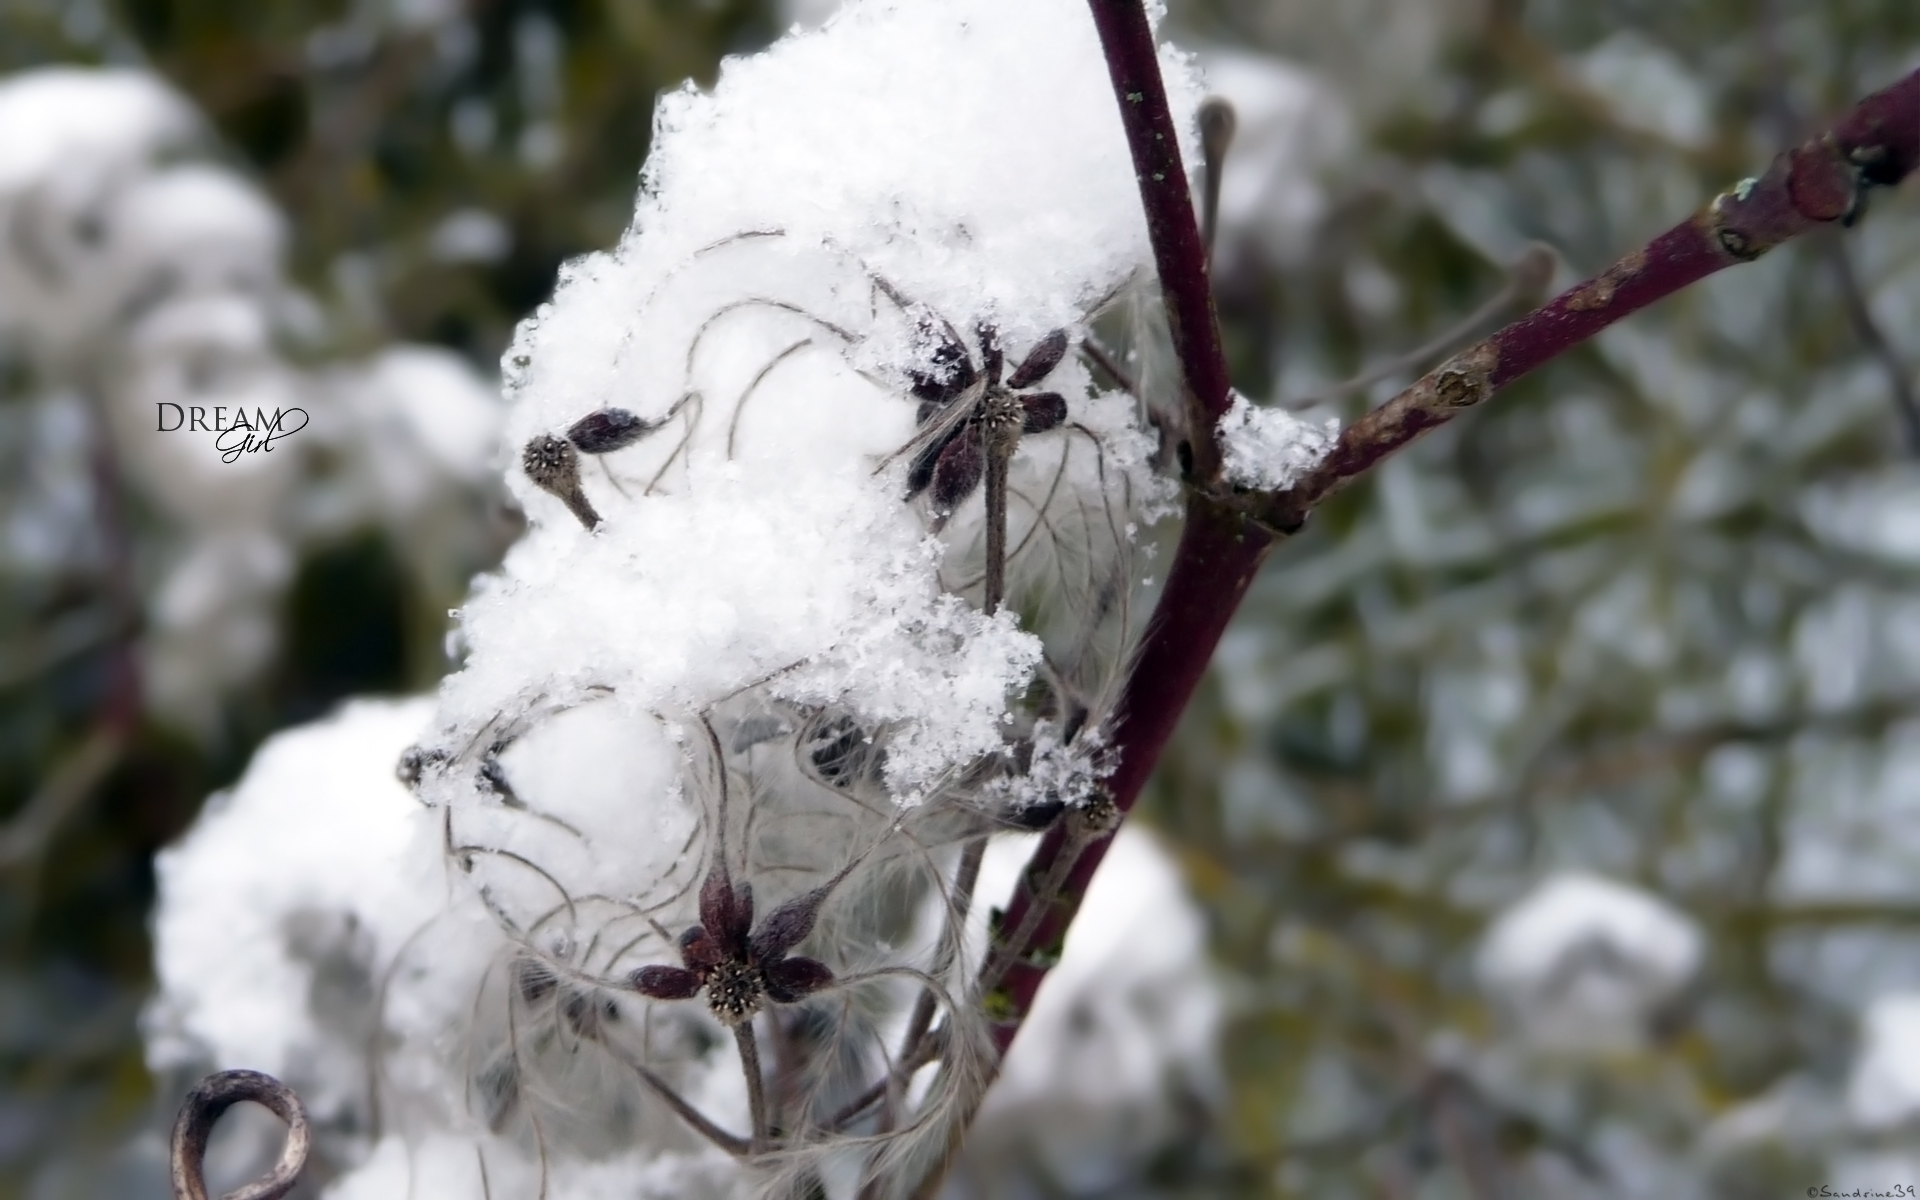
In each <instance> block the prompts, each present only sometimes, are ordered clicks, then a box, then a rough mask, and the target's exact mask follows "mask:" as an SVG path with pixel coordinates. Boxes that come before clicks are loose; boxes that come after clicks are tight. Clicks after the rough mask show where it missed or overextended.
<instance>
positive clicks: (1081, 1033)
mask: <svg viewBox="0 0 1920 1200" xmlns="http://www.w3.org/2000/svg"><path fill="white" fill-rule="evenodd" d="M1029 848H1030V847H1029V845H1028V843H1027V840H1026V839H1018V840H1014V841H1008V842H1003V843H1000V844H998V845H997V846H996V852H995V853H992V854H990V855H989V858H988V863H987V867H986V869H985V870H984V871H983V873H982V877H981V894H982V895H983V896H988V897H998V896H1005V895H1006V894H1008V893H1010V892H1011V890H1012V886H1013V880H1014V877H1015V875H1016V873H1017V871H1018V869H1019V867H1020V865H1021V864H1022V862H1023V861H1024V860H1025V857H1026V855H1025V852H1026V851H1027V850H1028V849H1029ZM1206 945H1207V929H1206V923H1205V918H1204V917H1203V916H1202V915H1201V913H1200V910H1199V906H1198V905H1196V904H1195V903H1194V900H1193V898H1192V897H1191V896H1190V895H1189V894H1188V892H1187V888H1186V883H1185V881H1184V880H1183V879H1182V878H1181V876H1180V869H1179V864H1178V863H1177V862H1176V861H1175V860H1174V858H1173V856H1172V855H1171V854H1169V853H1168V851H1167V850H1166V848H1165V847H1163V846H1162V845H1161V844H1160V842H1159V840H1158V839H1157V838H1156V837H1155V836H1154V835H1153V834H1152V833H1150V832H1148V831H1146V830H1144V829H1141V828H1140V827H1138V826H1137V825H1132V824H1129V825H1125V826H1122V827H1121V829H1120V832H1119V833H1118V834H1117V835H1115V837H1114V840H1113V845H1112V846H1111V847H1110V848H1109V849H1108V851H1107V856H1106V858H1105V859H1104V860H1103V861H1102V862H1101V864H1100V869H1099V870H1098V871H1097V872H1095V873H1094V877H1093V882H1092V884H1090V885H1089V886H1088V888H1087V895H1086V900H1085V903H1084V905H1083V906H1082V908H1081V911H1080V915H1079V917H1077V918H1076V919H1075V921H1074V923H1073V927H1072V929H1071V930H1069V932H1068V934H1067V941H1066V945H1065V946H1064V947H1063V949H1062V952H1061V958H1060V963H1059V965H1058V966H1056V967H1055V968H1054V970H1053V973H1052V974H1051V975H1050V976H1049V977H1048V979H1047V983H1046V986H1045V987H1043V988H1042V989H1041V990H1040V994H1039V996H1038V998H1037V999H1036V1001H1035V1003H1034V1007H1033V1011H1032V1013H1030V1014H1029V1015H1028V1017H1027V1020H1026V1023H1025V1025H1024V1026H1023V1027H1022V1028H1021V1031H1020V1036H1019V1037H1018V1038H1017V1039H1016V1040H1015V1041H1014V1044H1013V1048H1012V1050H1011V1051H1010V1052H1009V1053H1008V1055H1007V1060H1006V1062H1005V1064H1004V1065H1003V1067H1002V1069H1001V1074H1000V1079H999V1081H998V1082H997V1083H996V1084H995V1085H994V1088H993V1090H992V1091H991V1092H989V1093H988V1096H987V1102H986V1104H985V1106H984V1107H983V1108H982V1110H981V1113H980V1117H979V1119H978V1121H977V1122H976V1123H975V1125H974V1127H973V1130H972V1132H971V1134H970V1136H969V1139H968V1146H967V1150H966V1153H965V1154H964V1156H963V1157H962V1160H961V1164H960V1167H959V1169H958V1183H957V1186H956V1187H955V1188H953V1189H950V1191H957V1192H960V1193H961V1194H965V1195H1002V1194H1006V1189H1007V1187H1008V1186H1009V1183H1008V1181H1007V1180H1006V1179H1005V1178H1003V1174H1004V1173H1007V1172H1016V1173H1017V1172H1024V1171H1026V1170H1030V1169H1031V1168H1032V1167H1033V1166H1035V1165H1039V1166H1040V1167H1041V1168H1042V1170H1043V1172H1044V1177H1045V1178H1046V1179H1048V1180H1050V1181H1053V1182H1054V1183H1055V1184H1056V1185H1058V1186H1062V1187H1065V1188H1067V1189H1068V1190H1071V1191H1072V1192H1074V1193H1075V1194H1087V1193H1092V1192H1097V1191H1100V1190H1102V1189H1103V1188H1110V1187H1113V1186H1115V1185H1117V1184H1120V1183H1122V1182H1123V1181H1124V1180H1126V1179H1128V1178H1131V1177H1132V1172H1133V1171H1134V1170H1136V1169H1137V1168H1138V1166H1139V1164H1140V1163H1141V1162H1143V1161H1144V1160H1145V1159H1147V1158H1149V1157H1150V1156H1152V1155H1153V1154H1154V1153H1155V1152H1156V1151H1158V1150H1161V1149H1163V1148H1165V1147H1166V1146H1167V1144H1168V1143H1169V1142H1170V1141H1171V1140H1172V1139H1173V1138H1175V1137H1177V1136H1178V1134H1179V1131H1180V1117H1181V1114H1182V1111H1183V1109H1190V1100H1189V1099H1188V1098H1191V1097H1198V1098H1201V1099H1205V1098H1207V1097H1208V1096H1210V1095H1211V1094H1212V1093H1213V1092H1214V1091H1215V1090H1217V1085H1218V1078H1217V1077H1218V1072H1219V1067H1218V1064H1217V1062H1216V1042H1217V1038H1218V1036H1219V1032H1220V1026H1221V1022H1222V1020H1223V1018H1224V1015H1225V1008H1224V1003H1223V998H1222V996H1221V992H1220V988H1219V985H1218V983H1217V982H1215V980H1214V978H1213V976H1212V975H1211V973H1210V967H1209V964H1208V961H1207V953H1206ZM1183 1101H1187V1103H1186V1104H1183Z"/></svg>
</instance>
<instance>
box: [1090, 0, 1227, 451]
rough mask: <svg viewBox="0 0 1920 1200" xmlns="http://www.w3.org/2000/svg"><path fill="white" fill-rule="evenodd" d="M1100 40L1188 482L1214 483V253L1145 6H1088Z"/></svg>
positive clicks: (1115, 1)
mask: <svg viewBox="0 0 1920 1200" xmlns="http://www.w3.org/2000/svg"><path fill="white" fill-rule="evenodd" d="M1088 5H1089V7H1090V8H1091V9H1092V10H1093V23H1094V25H1095V26H1096V27H1097V28H1098V29H1099V31H1100V47H1101V49H1102V50H1103V51H1104V52H1105V53H1106V57H1107V70H1108V72H1109V74H1111V75H1112V77H1113V94H1114V96H1115V98H1116V99H1117V100H1118V101H1119V102H1120V120H1121V123H1122V124H1123V125H1124V126H1125V127H1126V131H1127V148H1128V149H1129V150H1130V151H1131V152H1132V154H1133V174H1134V180H1135V182H1137V183H1138V184H1139V186H1140V203H1141V207H1142V208H1143V209H1145V211H1146V217H1147V236H1148V238H1149V239H1151V241H1152V243H1153V264H1154V267H1155V269H1156V270H1158V271H1159V273H1160V294H1161V297H1162V299H1163V300H1164V301H1165V303H1166V306H1167V328H1168V329H1169V330H1170V331H1171V333H1172V334H1173V350H1174V353H1175V354H1176V355H1177V356H1178V357H1179V359H1180V368H1181V371H1182V372H1183V374H1184V375H1185V377H1186V389H1185V394H1184V396H1183V399H1182V405H1183V409H1184V412H1185V415H1186V424H1187V428H1186V429H1185V430H1183V431H1182V435H1181V436H1182V437H1183V438H1184V439H1185V440H1186V444H1187V446H1188V454H1189V455H1190V457H1189V458H1188V460H1187V461H1188V463H1189V464H1190V465H1189V467H1188V475H1189V477H1190V478H1192V479H1194V480H1197V481H1200V482H1209V481H1211V480H1212V479H1213V478H1214V477H1215V476H1216V475H1218V474H1219V471H1220V450H1219V446H1218V444H1217V439H1216V437H1215V435H1214V426H1215V425H1216V424H1218V423H1219V420H1220V418H1221V417H1222V416H1224V415H1225V414H1226V411H1227V405H1228V401H1227V392H1228V389H1229V384H1228V380H1227V357H1226V354H1225V353H1224V352H1223V351H1222V350H1221V348H1220V328H1219V324H1218V322H1217V321H1216V320H1215V318H1214V312H1213V287H1212V285H1211V284H1210V283H1209V282H1208V279H1207V246H1206V239H1205V238H1204V237H1202V236H1201V233H1200V225H1199V223H1198V222H1197V221H1196V220H1195V219H1194V214H1193V196H1192V194H1191V192H1190V191H1189V189H1188V186H1187V170H1186V167H1185V165H1184V164H1183V163H1182V162H1181V160H1180V135H1179V130H1178V129H1177V128H1176V127H1175V126H1174V123H1173V112H1172V110H1171V109H1170V108H1169V107H1168V104H1167V88H1166V84H1165V83H1164V82H1163V81H1162V80H1161V78H1160V48H1159V46H1158V45H1157V44H1156V43H1155V42H1154V38H1153V26H1152V24H1151V23H1150V22H1148V20H1147V11H1146V8H1145V6H1144V5H1143V4H1141V3H1140V0H1088Z"/></svg>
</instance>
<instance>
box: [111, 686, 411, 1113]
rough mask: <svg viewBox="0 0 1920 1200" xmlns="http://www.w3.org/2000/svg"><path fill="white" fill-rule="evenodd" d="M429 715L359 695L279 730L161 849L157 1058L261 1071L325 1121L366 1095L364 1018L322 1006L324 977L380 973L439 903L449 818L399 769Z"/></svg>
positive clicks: (153, 1035) (153, 1047) (152, 1050)
mask: <svg viewBox="0 0 1920 1200" xmlns="http://www.w3.org/2000/svg"><path fill="white" fill-rule="evenodd" d="M431 715H432V705H431V702H430V701H426V700H408V701H400V702H389V701H359V702H356V703H354V704H351V705H349V706H347V707H346V708H345V709H344V710H342V711H341V712H340V713H338V714H336V715H335V716H334V717H332V718H330V719H329V720H327V721H324V722H321V723H319V724H316V725H312V726H307V727H304V728H301V729H298V730H293V731H289V732H287V733H282V734H280V735H278V736H276V737H275V738H273V739H271V740H270V741H269V742H267V744H266V745H265V746H263V747H262V748H261V750H260V751H259V753H258V754H256V755H255V757H254V760H253V762H252V764H251V765H250V766H249V767H248V768H247V772H246V774H245V775H244V776H242V778H241V780H240V782H239V783H238V784H237V785H236V786H235V787H234V788H233V790H231V791H230V792H225V793H221V794H219V795H216V796H215V797H214V798H213V799H211V800H210V801H209V802H208V804H207V808H206V811H205V813H204V814H203V815H202V817H201V818H200V820H199V821H198V822H197V823H196V824H195V826H194V827H193V829H192V830H190V831H189V832H188V834H187V836H186V837H185V838H184V839H182V840H181V842H180V843H179V844H178V845H175V846H173V847H170V848H168V849H167V850H164V851H162V852H161V854H160V856H159V858H158V860H157V862H156V875H157V879H158V886H159V894H160V904H159V907H158V910H157V913H158V915H157V917H156V919H155V922H154V946H155V952H154V962H155V973H156V975H157V977H158V982H159V986H160V992H161V999H160V1000H159V1001H158V1002H156V1004H155V1006H154V1008H153V1009H152V1011H151V1012H150V1013H149V1017H148V1021H147V1033H148V1061H149V1063H150V1065H152V1066H153V1067H154V1068H155V1069H156V1070H164V1069H167V1068H170V1067H173V1066H176V1065H178V1064H181V1063H191V1062H197V1061H200V1060H202V1059H210V1060H212V1061H215V1062H218V1063H220V1064H221V1065H223V1066H242V1065H244V1066H248V1067H251V1068H253V1069H256V1070H262V1071H266V1072H268V1073H270V1074H273V1075H277V1076H280V1077H282V1078H284V1079H287V1080H288V1081H289V1082H293V1083H295V1085H296V1086H297V1087H298V1088H299V1090H300V1092H301V1094H302V1097H303V1099H304V1100H305V1101H306V1103H307V1106H308V1108H309V1109H310V1110H312V1111H313V1113H314V1114H315V1117H316V1119H317V1120H320V1121H323V1122H324V1121H327V1120H329V1119H332V1118H336V1117H337V1116H338V1115H339V1114H340V1112H341V1111H342V1110H343V1109H346V1108H348V1107H351V1106H353V1105H355V1104H357V1103H360V1097H361V1096H362V1095H363V1094H364V1091H365V1088H366V1079H365V1078H364V1075H363V1074H362V1072H363V1071H364V1069H365V1064H364V1062H363V1061H362V1060H363V1059H364V1054H363V1052H362V1050H361V1049H360V1048H359V1047H356V1046H353V1045H351V1044H343V1039H342V1038H341V1036H340V1032H341V1031H343V1030H351V1029H353V1028H355V1027H356V1026H357V1025H358V1024H359V1023H360V1021H359V1020H358V1019H357V1018H356V1017H355V1015H354V1014H351V1013H342V1012H339V1011H334V1012H316V1011H314V1001H315V999H316V984H317V983H318V982H319V978H320V975H321V973H322V972H323V970H325V969H326V968H327V962H326V960H327V959H328V958H329V957H338V956H345V958H346V959H347V960H348V964H347V965H348V966H350V967H351V968H352V969H355V970H357V971H358V972H360V973H362V974H363V975H365V976H366V977H368V978H372V979H377V978H379V976H380V973H381V972H382V971H383V970H384V969H385V968H386V967H387V966H388V965H390V964H391V963H392V962H393V960H394V958H395V956H396V955H397V954H398V952H399V950H400V948H401V947H402V946H403V945H404V944H405V943H406V942H407V940H408V939H409V938H411V937H412V936H413V935H414V934H415V933H416V932H417V931H418V930H419V929H420V928H421V927H422V926H423V925H424V924H425V923H426V922H427V921H428V920H429V919H430V918H431V917H432V916H434V915H435V914H436V913H437V912H438V911H439V909H440V907H441V903H442V898H443V895H444V884H443V882H442V881H441V879H440V875H441V873H442V871H443V869H444V868H443V866H442V863H441V861H440V855H439V853H438V847H437V845H436V844H435V843H436V841H437V838H438V830H437V828H436V827H435V822H434V821H433V820H432V819H431V814H429V813H428V812H427V811H426V810H425V809H423V808H422V807H421V806H420V805H419V804H418V803H417V802H415V801H414V800H413V798H412V797H411V796H409V795H408V794H407V791H406V789H405V787H403V786H402V785H401V783H400V781H399V780H398V779H397V778H396V777H395V776H394V773H393V764H394V763H395V762H397V761H398V760H399V757H400V753H401V751H402V750H404V749H405V748H406V746H407V745H408V744H409V743H410V742H411V741H412V740H413V739H414V738H415V737H416V736H418V734H419V732H420V730H421V729H422V728H423V727H424V726H425V725H426V723H427V721H428V719H429V718H430V717H431ZM329 941H331V942H332V943H333V944H332V945H328V944H327V943H328V942H329ZM334 969H343V968H342V967H341V966H339V965H337V964H336V965H335V968H334ZM367 1002H369V1003H370V1002H371V997H370V996H369V997H367ZM329 1025H332V1026H333V1027H334V1028H332V1029H330V1028H329ZM349 1064H352V1065H351V1066H350V1065H349ZM353 1067H358V1068H359V1069H358V1070H356V1069H353Z"/></svg>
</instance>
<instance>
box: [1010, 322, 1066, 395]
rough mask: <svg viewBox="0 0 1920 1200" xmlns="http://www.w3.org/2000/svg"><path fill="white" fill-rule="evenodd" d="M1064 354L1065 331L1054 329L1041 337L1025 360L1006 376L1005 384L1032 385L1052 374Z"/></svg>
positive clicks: (1015, 386) (1011, 386) (1018, 386)
mask: <svg viewBox="0 0 1920 1200" xmlns="http://www.w3.org/2000/svg"><path fill="white" fill-rule="evenodd" d="M1066 356H1067V331H1066V330H1064V329H1056V330H1054V331H1053V332H1052V333H1050V334H1048V335H1047V336H1046V337H1043V338H1041V339H1040V344H1039V345H1038V346H1035V347H1034V348H1033V349H1032V350H1031V351H1030V352H1029V353H1028V354H1027V357H1026V360H1025V361H1024V362H1022V363H1021V364H1020V365H1019V366H1017V367H1015V368H1014V369H1013V374H1012V375H1010V376H1008V377H1007V386H1008V387H1010V388H1025V387H1032V386H1033V385H1034V384H1036V383H1039V382H1040V381H1041V380H1042V379H1045V378H1046V377H1047V376H1049V375H1051V374H1053V369H1054V368H1055V367H1057V366H1059V365H1060V360H1061V359H1063V358H1065V357H1066Z"/></svg>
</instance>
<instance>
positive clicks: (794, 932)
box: [750, 887, 828, 963]
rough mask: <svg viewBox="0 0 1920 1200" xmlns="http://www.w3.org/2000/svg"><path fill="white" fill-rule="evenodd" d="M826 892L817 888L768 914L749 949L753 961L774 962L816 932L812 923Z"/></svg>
mask: <svg viewBox="0 0 1920 1200" xmlns="http://www.w3.org/2000/svg"><path fill="white" fill-rule="evenodd" d="M827 891H828V889H826V888H824V887H817V888H815V889H813V890H812V891H810V892H807V893H806V894H805V895H801V896H795V897H794V898H793V899H791V900H789V901H787V902H786V903H785V904H782V905H781V906H780V907H779V908H776V909H774V910H773V911H772V912H770V913H768V914H767V919H766V920H764V921H762V922H761V923H760V928H758V929H756V930H754V933H753V939H752V942H751V944H750V949H751V950H752V953H753V958H754V961H756V962H763V963H765V962H772V961H773V960H774V959H777V958H780V957H781V956H782V955H784V954H786V952H787V951H789V950H791V949H793V948H794V947H795V946H798V945H799V944H800V943H801V942H802V941H803V940H805V938H806V936H807V935H808V934H809V933H812V932H813V920H814V918H815V917H817V916H818V915H819V914H820V903H821V901H823V900H825V899H826V898H827Z"/></svg>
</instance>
